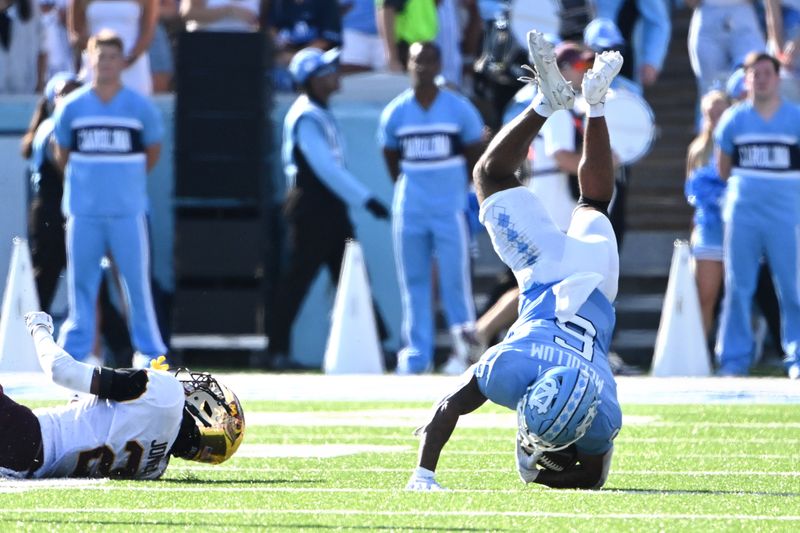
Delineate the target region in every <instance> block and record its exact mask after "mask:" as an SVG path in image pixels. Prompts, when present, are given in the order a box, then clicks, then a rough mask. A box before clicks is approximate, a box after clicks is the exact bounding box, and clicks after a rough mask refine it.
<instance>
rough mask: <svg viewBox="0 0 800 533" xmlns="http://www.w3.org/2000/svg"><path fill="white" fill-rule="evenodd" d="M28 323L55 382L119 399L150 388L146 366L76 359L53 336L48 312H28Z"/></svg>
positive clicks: (134, 397) (71, 388) (38, 352)
mask: <svg viewBox="0 0 800 533" xmlns="http://www.w3.org/2000/svg"><path fill="white" fill-rule="evenodd" d="M25 325H26V326H27V327H28V331H29V332H30V334H31V336H32V337H33V341H34V345H35V348H36V355H37V356H38V358H39V364H40V365H41V367H42V370H43V371H44V372H45V374H47V375H48V376H49V377H50V379H52V380H53V383H55V384H57V385H61V386H62V387H66V388H68V389H70V390H74V391H76V392H83V393H89V394H94V395H96V396H99V397H100V398H104V399H111V400H115V401H118V402H122V401H127V400H134V399H136V398H138V397H140V396H141V395H142V394H144V392H145V391H146V390H147V384H148V382H149V378H148V376H147V372H146V371H145V370H137V369H133V368H123V369H111V368H106V367H97V366H92V365H87V364H86V363H82V362H80V361H76V360H75V359H73V357H72V356H71V355H70V354H68V353H67V352H65V351H64V349H63V348H61V347H60V346H59V345H58V344H56V341H55V340H54V339H53V320H52V319H51V318H50V315H48V314H47V313H44V312H41V311H39V312H34V313H28V314H26V315H25ZM167 368H168V367H167Z"/></svg>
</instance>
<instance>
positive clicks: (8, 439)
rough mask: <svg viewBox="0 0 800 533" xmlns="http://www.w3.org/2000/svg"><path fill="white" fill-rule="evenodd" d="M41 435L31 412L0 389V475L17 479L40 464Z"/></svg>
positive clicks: (34, 416) (0, 386) (37, 421)
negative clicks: (5, 473)
mask: <svg viewBox="0 0 800 533" xmlns="http://www.w3.org/2000/svg"><path fill="white" fill-rule="evenodd" d="M42 457H43V456H42V431H41V428H40V427H39V420H38V419H37V418H36V415H34V414H33V412H32V411H31V410H30V409H29V408H27V407H25V406H24V405H20V404H18V403H17V402H15V401H14V400H12V399H11V398H9V397H8V396H6V395H5V393H4V392H3V386H2V385H0V474H2V473H3V471H4V470H11V471H12V472H14V473H19V474H20V477H22V476H24V475H26V474H27V473H28V472H32V471H33V470H35V469H36V468H38V467H39V466H40V465H41V464H42Z"/></svg>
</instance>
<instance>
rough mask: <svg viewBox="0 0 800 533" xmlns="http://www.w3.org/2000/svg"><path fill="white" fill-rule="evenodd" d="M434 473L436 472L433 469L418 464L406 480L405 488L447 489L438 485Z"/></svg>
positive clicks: (419, 489) (418, 489) (421, 489)
mask: <svg viewBox="0 0 800 533" xmlns="http://www.w3.org/2000/svg"><path fill="white" fill-rule="evenodd" d="M435 475H436V474H435V473H434V472H433V471H431V470H428V469H427V468H422V467H421V466H418V467H417V468H415V469H414V471H413V472H412V473H411V479H409V480H408V484H407V485H406V490H416V491H438V490H447V489H446V488H444V487H442V486H441V485H439V483H438V482H437V481H436V478H435V477H434V476H435Z"/></svg>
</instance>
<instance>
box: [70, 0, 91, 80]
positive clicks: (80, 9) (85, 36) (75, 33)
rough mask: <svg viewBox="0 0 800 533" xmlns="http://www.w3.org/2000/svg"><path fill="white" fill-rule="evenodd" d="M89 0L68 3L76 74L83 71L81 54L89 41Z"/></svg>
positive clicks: (76, 0) (73, 0)
mask: <svg viewBox="0 0 800 533" xmlns="http://www.w3.org/2000/svg"><path fill="white" fill-rule="evenodd" d="M87 3H88V0H69V2H68V3H67V32H68V33H69V43H70V44H71V45H72V52H73V54H74V56H75V57H74V61H75V72H78V71H80V69H81V52H83V51H84V50H85V49H86V43H88V41H89V28H88V26H87V24H86V5H87Z"/></svg>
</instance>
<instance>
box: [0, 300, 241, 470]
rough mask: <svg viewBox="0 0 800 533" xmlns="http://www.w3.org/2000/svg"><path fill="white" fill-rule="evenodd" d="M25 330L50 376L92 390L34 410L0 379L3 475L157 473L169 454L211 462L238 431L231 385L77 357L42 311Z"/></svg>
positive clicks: (236, 439) (221, 456) (228, 452)
mask: <svg viewBox="0 0 800 533" xmlns="http://www.w3.org/2000/svg"><path fill="white" fill-rule="evenodd" d="M25 321H26V323H27V325H28V330H29V331H30V333H31V335H32V336H33V339H34V342H35V344H36V353H37V355H38V356H39V362H40V363H41V365H42V368H43V369H44V371H45V373H46V374H47V375H48V376H50V377H51V378H52V380H53V382H55V383H57V384H59V385H61V386H64V387H67V388H69V389H72V390H74V391H77V392H80V393H89V394H91V396H88V397H84V398H83V399H81V400H78V401H73V402H70V403H69V404H67V405H64V406H61V407H53V408H44V409H37V410H36V411H31V410H30V409H29V408H27V407H25V406H23V405H20V404H18V403H16V402H15V401H13V400H12V399H11V398H9V397H8V396H6V395H5V394H4V393H3V388H2V386H0V477H2V476H6V477H13V478H55V477H84V478H98V477H112V478H120V479H157V478H159V477H160V476H161V475H162V474H163V473H164V471H165V470H166V468H167V464H168V463H169V459H170V457H171V456H175V457H180V458H182V459H187V460H190V461H200V462H204V463H212V464H218V463H221V462H223V461H225V460H226V459H228V458H230V457H231V456H232V455H233V454H234V452H236V450H237V449H238V448H239V445H240V444H241V443H242V439H243V438H244V427H245V426H244V413H243V411H242V406H241V404H240V403H239V400H238V399H237V398H236V395H235V394H234V393H233V392H232V391H231V390H230V389H228V388H227V387H225V386H224V385H222V384H221V383H220V382H218V381H217V380H216V379H215V378H214V377H213V376H211V374H208V373H207V372H190V371H189V370H187V369H185V368H180V369H178V370H177V371H175V372H173V373H168V372H166V370H167V369H168V368H169V367H168V366H167V365H164V364H163V363H162V361H163V358H159V359H158V362H157V363H156V364H154V365H153V367H154V368H150V369H147V370H134V369H116V370H112V369H110V368H105V367H95V366H90V365H87V364H86V363H81V362H79V361H76V360H75V359H73V358H72V356H70V355H69V354H68V353H67V352H65V351H64V350H63V349H61V348H60V347H59V346H58V345H57V344H56V343H55V341H54V340H53V336H52V333H53V321H52V319H51V318H50V316H49V315H48V314H47V313H42V312H38V313H28V314H27V315H26V316H25Z"/></svg>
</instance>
